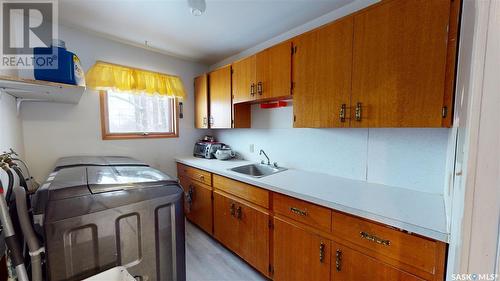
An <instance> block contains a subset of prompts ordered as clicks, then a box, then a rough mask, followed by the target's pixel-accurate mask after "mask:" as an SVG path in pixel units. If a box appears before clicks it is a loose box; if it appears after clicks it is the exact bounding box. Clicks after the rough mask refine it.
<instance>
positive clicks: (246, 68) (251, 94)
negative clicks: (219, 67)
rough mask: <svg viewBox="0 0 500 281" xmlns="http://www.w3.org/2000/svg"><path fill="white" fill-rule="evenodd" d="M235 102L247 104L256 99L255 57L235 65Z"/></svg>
mask: <svg viewBox="0 0 500 281" xmlns="http://www.w3.org/2000/svg"><path fill="white" fill-rule="evenodd" d="M232 68H233V76H232V79H233V102H234V103H240V102H247V101H252V100H254V99H255V93H256V91H257V88H256V87H257V85H256V82H255V55H253V56H250V57H248V58H246V59H243V60H240V61H237V62H235V63H233V65H232Z"/></svg>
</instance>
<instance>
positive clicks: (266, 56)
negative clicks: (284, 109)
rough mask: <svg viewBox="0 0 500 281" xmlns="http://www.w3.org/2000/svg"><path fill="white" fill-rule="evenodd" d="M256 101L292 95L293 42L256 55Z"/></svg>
mask: <svg viewBox="0 0 500 281" xmlns="http://www.w3.org/2000/svg"><path fill="white" fill-rule="evenodd" d="M256 66H257V71H256V85H257V86H256V92H257V94H256V99H273V98H279V97H288V96H290V95H291V86H292V82H291V79H292V42H291V41H287V42H284V43H281V44H278V45H276V46H273V47H271V48H269V49H266V50H264V51H262V52H260V53H258V54H257V55H256Z"/></svg>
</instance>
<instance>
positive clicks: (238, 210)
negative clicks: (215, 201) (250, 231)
mask: <svg viewBox="0 0 500 281" xmlns="http://www.w3.org/2000/svg"><path fill="white" fill-rule="evenodd" d="M242 216H243V212H242V211H241V206H238V209H236V218H237V219H239V220H241V217H242Z"/></svg>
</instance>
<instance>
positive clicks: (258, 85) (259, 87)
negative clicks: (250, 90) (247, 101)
mask: <svg viewBox="0 0 500 281" xmlns="http://www.w3.org/2000/svg"><path fill="white" fill-rule="evenodd" d="M262 92H263V89H262V82H259V83H257V93H259V95H261V96H262Z"/></svg>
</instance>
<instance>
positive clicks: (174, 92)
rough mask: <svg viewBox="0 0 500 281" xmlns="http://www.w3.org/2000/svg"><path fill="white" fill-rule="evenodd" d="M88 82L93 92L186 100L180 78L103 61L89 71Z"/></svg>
mask: <svg viewBox="0 0 500 281" xmlns="http://www.w3.org/2000/svg"><path fill="white" fill-rule="evenodd" d="M86 82H87V86H88V87H89V88H91V89H93V90H115V91H126V92H132V93H147V94H158V95H163V96H171V97H177V98H181V99H184V98H186V93H185V91H184V85H183V84H182V80H181V78H180V77H179V76H175V75H168V74H162V73H158V72H153V71H147V70H142V69H137V68H132V67H126V66H122V65H117V64H112V63H107V62H103V61H97V62H96V63H95V64H94V66H92V68H90V69H89V71H88V72H87V75H86Z"/></svg>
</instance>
